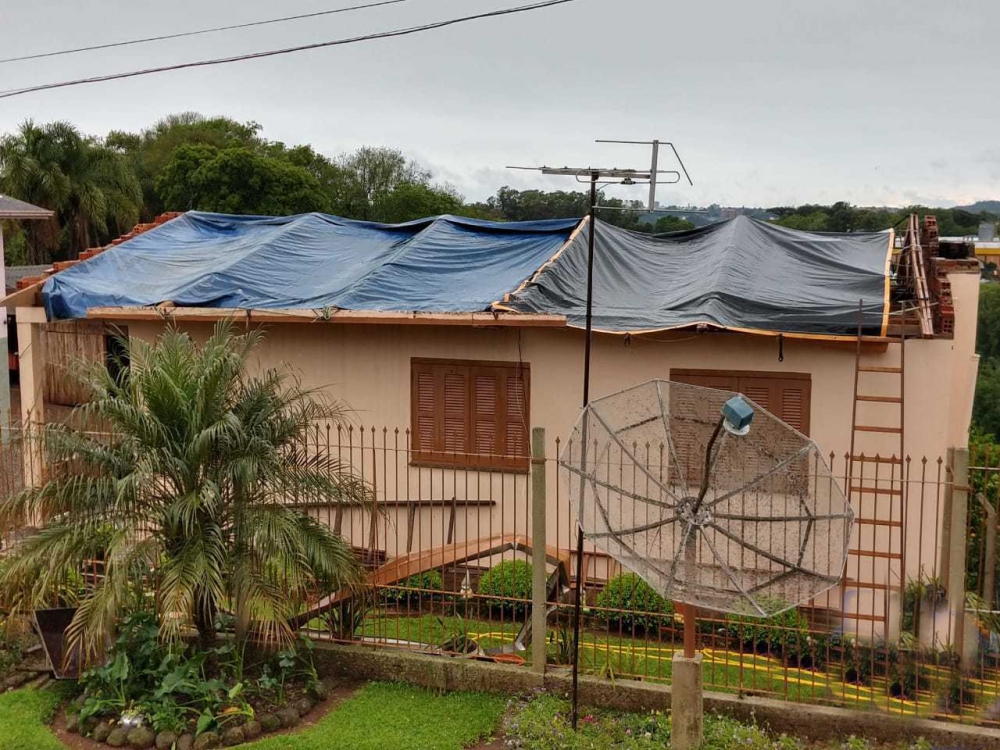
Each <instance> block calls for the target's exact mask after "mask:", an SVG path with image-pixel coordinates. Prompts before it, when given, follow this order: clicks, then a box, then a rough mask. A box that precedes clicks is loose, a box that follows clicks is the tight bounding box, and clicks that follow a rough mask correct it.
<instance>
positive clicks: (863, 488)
mask: <svg viewBox="0 0 1000 750" xmlns="http://www.w3.org/2000/svg"><path fill="white" fill-rule="evenodd" d="M851 492H864V493H866V494H869V495H894V496H896V497H902V495H903V491H902V490H893V489H888V488H882V487H870V486H868V485H867V484H862V485H854V486H852V487H851Z"/></svg>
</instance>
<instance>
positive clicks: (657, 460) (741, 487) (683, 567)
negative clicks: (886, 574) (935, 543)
mask: <svg viewBox="0 0 1000 750" xmlns="http://www.w3.org/2000/svg"><path fill="white" fill-rule="evenodd" d="M585 448H586V449H585ZM559 463H560V465H561V467H562V469H563V473H564V475H565V477H566V479H567V481H568V487H569V498H570V502H571V504H572V506H573V511H574V512H575V513H576V516H577V520H578V523H579V524H580V527H581V528H582V529H583V533H584V536H585V538H586V539H587V540H588V541H589V542H590V543H591V544H593V545H594V546H595V547H597V548H598V549H600V550H603V551H604V552H606V553H608V554H609V555H611V556H612V557H613V558H614V559H616V560H618V561H619V562H620V563H621V564H622V565H624V566H625V567H626V568H628V569H629V570H632V571H634V572H635V573H637V574H639V575H640V576H641V577H642V578H643V579H644V580H645V581H646V582H647V583H649V584H650V585H651V586H652V587H653V588H654V589H655V590H656V591H657V592H659V593H660V594H661V595H662V596H663V597H664V598H666V599H672V600H674V601H678V602H682V603H684V604H689V605H693V606H695V607H702V608H705V609H710V610H715V611H718V612H731V613H735V614H743V615H754V616H760V617H764V616H770V615H774V614H777V613H779V612H781V611H783V610H786V609H790V608H792V607H794V606H795V605H797V604H801V603H804V602H807V601H808V600H810V599H812V598H813V597H815V596H817V595H819V594H821V593H822V592H824V591H826V590H827V589H829V588H832V587H833V586H836V585H837V584H839V583H840V580H841V575H842V573H843V570H844V566H845V564H846V562H847V550H848V544H849V541H850V537H851V526H852V524H853V521H854V513H853V511H852V510H851V506H850V503H849V502H848V500H847V498H846V497H845V496H844V493H843V491H842V490H841V488H840V486H839V485H838V484H837V482H836V480H835V478H834V476H833V474H832V472H831V471H830V468H829V466H827V464H826V462H825V461H824V460H823V456H822V454H821V453H820V450H819V448H818V447H817V446H816V444H815V443H813V442H812V441H811V440H810V439H809V438H808V437H806V436H805V435H803V434H802V433H800V432H798V431H797V430H795V429H794V428H792V427H790V426H789V425H787V424H785V423H784V422H782V421H781V420H780V419H778V418H777V417H775V416H774V415H773V414H771V413H770V412H768V411H767V410H765V409H763V408H762V407H761V406H759V405H757V404H755V403H754V402H753V401H751V400H750V399H748V398H746V397H745V396H742V395H740V394H736V393H732V392H729V391H722V390H716V389H713V388H702V387H699V386H694V385H687V384H684V383H675V382H670V381H664V380H653V381H650V382H648V383H643V384H642V385H638V386H635V387H633V388H629V389H626V390H624V391H621V392H619V393H616V394H614V395H611V396H607V397H605V398H601V399H598V400H595V401H592V402H591V403H590V404H589V405H588V406H587V407H586V408H584V410H583V412H582V413H581V415H580V419H579V421H578V422H577V424H576V426H575V428H574V430H573V433H572V435H571V438H570V440H569V441H568V442H567V444H566V446H565V448H564V449H563V451H562V455H561V456H560V458H559ZM686 624H687V623H686Z"/></svg>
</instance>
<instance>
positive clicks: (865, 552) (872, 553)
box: [847, 549, 903, 560]
mask: <svg viewBox="0 0 1000 750" xmlns="http://www.w3.org/2000/svg"><path fill="white" fill-rule="evenodd" d="M847 554H849V555H857V556H858V557H878V558H880V559H882V560H902V559H903V556H902V555H901V554H899V553H898V552H880V551H879V550H874V549H849V550H847Z"/></svg>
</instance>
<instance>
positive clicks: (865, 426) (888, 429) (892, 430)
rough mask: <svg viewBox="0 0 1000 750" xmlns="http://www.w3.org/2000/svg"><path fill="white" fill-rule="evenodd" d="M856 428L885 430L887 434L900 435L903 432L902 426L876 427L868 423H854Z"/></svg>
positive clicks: (869, 430) (874, 430)
mask: <svg viewBox="0 0 1000 750" xmlns="http://www.w3.org/2000/svg"><path fill="white" fill-rule="evenodd" d="M854 429H855V430H857V431H858V432H884V433H886V434H887V435H899V434H900V433H902V432H903V428H902V427H876V426H875V425H868V424H857V425H854Z"/></svg>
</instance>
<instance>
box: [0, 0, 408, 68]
mask: <svg viewBox="0 0 1000 750" xmlns="http://www.w3.org/2000/svg"><path fill="white" fill-rule="evenodd" d="M406 1H407V0H380V2H376V3H367V4H365V5H352V6H350V7H347V8H332V9H330V10H320V11H316V12H315V13H300V14H299V15H297V16H282V17H280V18H269V19H267V20H264V21H248V22H247V23H237V24H232V25H230V26H215V27H213V28H210V29H197V30H195V31H179V32H177V33H176V34H163V35H161V36H148V37H144V38H142V39H126V40H125V41H121V42H108V43H107V44H94V45H92V46H89V47H74V48H72V49H61V50H54V51H52V52H37V53H35V54H32V55H21V56H20V57H7V58H4V59H2V60H0V65H3V64H4V63H12V62H21V61H23V60H40V59H41V58H43V57H58V56H59V55H75V54H76V53H78V52H92V51H93V50H99V49H111V48H112V47H127V46H129V45H131V44H146V43H148V42H160V41H163V40H166V39H180V38H182V37H186V36H198V35H200V34H214V33H216V32H219V31H233V30H235V29H249V28H251V27H253V26H266V25H267V24H271V23H285V22H287V21H300V20H302V19H304V18H317V17H318V16H331V15H334V14H337V13H347V12H349V11H352V10H364V9H365V8H377V7H379V6H380V5H395V4H396V3H405V2H406Z"/></svg>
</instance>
